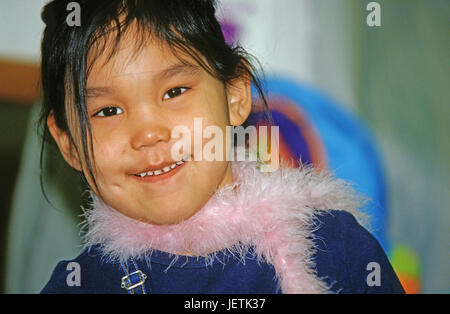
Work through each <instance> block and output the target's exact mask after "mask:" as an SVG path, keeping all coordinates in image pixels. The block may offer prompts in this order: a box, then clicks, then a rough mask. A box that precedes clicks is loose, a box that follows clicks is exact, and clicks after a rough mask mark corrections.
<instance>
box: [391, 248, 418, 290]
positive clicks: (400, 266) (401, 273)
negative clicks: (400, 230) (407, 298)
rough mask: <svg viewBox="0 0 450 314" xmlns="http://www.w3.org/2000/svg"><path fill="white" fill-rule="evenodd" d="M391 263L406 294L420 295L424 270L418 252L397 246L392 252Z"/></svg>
mask: <svg viewBox="0 0 450 314" xmlns="http://www.w3.org/2000/svg"><path fill="white" fill-rule="evenodd" d="M390 261H391V264H392V267H393V268H394V270H395V272H396V274H397V276H398V278H399V279H400V282H401V283H402V286H403V289H405V292H406V293H408V294H418V293H420V292H421V283H422V268H421V264H420V260H419V257H418V256H417V254H416V252H414V250H412V249H411V248H409V247H407V246H405V245H401V244H399V245H395V246H394V247H393V248H392V250H391V254H390Z"/></svg>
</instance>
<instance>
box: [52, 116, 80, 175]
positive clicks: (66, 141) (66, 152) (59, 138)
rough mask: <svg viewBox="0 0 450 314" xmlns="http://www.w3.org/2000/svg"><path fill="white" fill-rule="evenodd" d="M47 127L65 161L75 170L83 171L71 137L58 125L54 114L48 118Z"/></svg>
mask: <svg viewBox="0 0 450 314" xmlns="http://www.w3.org/2000/svg"><path fill="white" fill-rule="evenodd" d="M47 126H48V129H49V131H50V134H51V135H52V137H53V139H54V140H55V142H56V144H57V145H58V148H59V150H60V152H61V154H62V156H63V157H64V159H65V161H66V162H67V163H68V164H69V165H70V166H71V167H72V168H74V169H76V170H78V171H82V167H81V162H80V158H79V156H78V153H77V152H76V151H74V149H73V145H72V143H71V141H70V137H69V135H68V134H67V132H65V131H63V130H61V129H60V128H59V127H58V125H57V124H56V120H55V116H54V114H53V112H51V113H50V114H49V116H48V118H47Z"/></svg>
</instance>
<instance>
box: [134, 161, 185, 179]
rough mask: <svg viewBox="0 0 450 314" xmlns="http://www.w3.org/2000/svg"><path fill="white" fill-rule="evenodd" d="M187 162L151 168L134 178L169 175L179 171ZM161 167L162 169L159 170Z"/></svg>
mask: <svg viewBox="0 0 450 314" xmlns="http://www.w3.org/2000/svg"><path fill="white" fill-rule="evenodd" d="M186 162H187V160H186V159H183V160H180V161H177V162H174V163H172V164H166V165H162V166H156V167H153V168H151V169H150V168H149V169H147V170H146V171H144V172H141V173H137V174H135V175H134V176H136V177H138V178H146V177H157V176H160V175H163V174H166V173H169V172H171V171H173V170H175V169H177V168H178V167H180V166H182V165H183V164H185V163H186ZM158 167H160V168H158Z"/></svg>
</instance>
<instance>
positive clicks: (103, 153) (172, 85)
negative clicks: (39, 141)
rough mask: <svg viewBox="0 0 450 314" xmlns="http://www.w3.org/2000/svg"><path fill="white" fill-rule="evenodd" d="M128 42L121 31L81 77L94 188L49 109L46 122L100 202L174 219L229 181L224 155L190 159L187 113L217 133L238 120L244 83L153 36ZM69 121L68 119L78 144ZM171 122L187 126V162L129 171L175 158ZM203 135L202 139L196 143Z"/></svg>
mask: <svg viewBox="0 0 450 314" xmlns="http://www.w3.org/2000/svg"><path fill="white" fill-rule="evenodd" d="M134 47H135V37H134V36H130V35H127V36H125V37H124V38H123V39H122V42H121V44H120V46H119V50H118V52H117V53H116V54H115V55H114V57H113V58H112V59H111V60H109V61H108V62H106V59H104V58H106V57H103V58H102V57H100V58H99V59H98V60H96V61H95V63H94V66H93V68H92V71H91V72H90V75H89V78H88V82H87V88H88V96H87V110H88V113H89V115H90V122H91V127H92V135H93V137H92V139H93V147H94V150H93V155H94V158H95V168H94V169H95V170H94V171H95V179H96V181H97V185H98V187H99V191H96V190H95V188H94V185H93V184H92V180H91V179H90V178H89V175H88V173H87V171H86V169H87V168H86V163H85V161H84V160H83V159H82V158H80V157H79V155H78V154H73V151H74V150H73V149H71V147H70V142H69V140H68V136H67V134H65V133H64V132H62V131H61V130H60V129H58V128H57V126H56V124H55V122H54V119H53V116H52V115H50V117H49V119H48V126H49V129H50V132H51V133H52V135H53V137H54V138H55V140H56V142H57V144H58V146H59V148H60V150H61V152H62V154H63V156H64V157H65V159H66V161H68V162H69V164H70V165H71V166H72V167H74V168H76V169H78V170H81V171H84V173H85V176H86V178H87V179H88V181H89V183H90V186H91V188H92V189H93V190H94V191H95V192H96V193H97V194H98V192H100V194H101V196H102V197H103V200H104V201H105V202H106V203H107V204H108V205H110V206H111V207H113V208H115V209H116V210H118V211H120V212H122V213H123V214H125V215H127V216H129V217H131V218H134V219H138V220H141V221H144V222H148V223H152V224H159V225H161V224H175V223H179V222H181V221H182V220H186V219H188V218H189V217H191V216H192V215H194V214H195V213H196V212H197V211H198V210H200V209H201V208H202V207H203V206H204V205H205V204H206V202H207V201H208V200H209V199H210V197H211V196H212V195H213V194H214V192H215V190H216V189H218V188H221V187H223V186H224V185H226V184H229V183H232V172H231V164H230V162H228V161H226V158H225V155H224V157H223V159H222V160H223V161H206V160H204V158H202V160H201V161H194V160H193V159H194V156H193V154H194V149H195V147H194V119H195V118H201V119H202V125H203V128H205V127H207V126H218V127H219V128H221V129H222V132H223V134H224V135H225V134H226V126H227V125H234V126H237V125H241V124H242V123H243V122H244V121H245V120H246V118H247V117H248V115H249V113H250V109H251V92H250V82H249V80H247V79H244V78H241V79H237V80H235V81H234V82H232V83H233V86H232V87H225V86H224V84H223V83H222V82H220V81H219V80H217V79H216V78H214V77H213V76H211V75H210V74H208V73H207V72H206V71H205V70H204V69H203V68H202V67H200V66H199V65H198V64H197V63H196V62H195V61H194V60H193V59H192V58H190V57H187V56H186V57H185V61H187V62H183V63H182V62H181V61H180V60H179V59H178V58H177V57H176V56H175V55H173V54H172V53H171V52H170V49H169V47H168V46H167V44H165V43H160V42H159V41H158V42H156V41H151V42H150V44H149V45H148V46H146V47H145V49H143V50H142V51H141V52H140V53H139V54H135V52H134V51H133V49H134ZM106 55H107V54H106ZM69 120H70V119H69ZM76 124H77V123H76V121H73V119H72V121H69V125H70V128H71V132H72V134H75V142H76V145H77V146H78V147H81V141H79V140H77V136H76V134H77V130H76V128H75V127H74V126H75V125H76ZM177 126H186V127H187V128H188V129H189V130H190V134H191V154H190V155H187V156H186V157H191V158H192V161H187V162H185V163H184V164H182V165H181V166H177V167H176V168H175V169H174V170H172V171H170V172H167V173H165V174H164V175H159V176H150V177H144V178H141V177H139V176H137V175H138V174H141V173H145V172H148V171H155V170H156V169H161V170H162V169H163V168H165V167H166V166H170V165H171V164H173V163H175V162H178V161H179V160H174V159H173V158H172V154H171V152H172V146H173V145H174V144H175V143H176V142H177V141H179V138H174V137H172V134H171V133H172V129H173V128H175V127H177ZM207 142H208V140H205V139H204V140H203V144H202V145H203V146H204V145H205V144H206V143H207ZM223 142H224V144H223V145H224V146H223V147H224V149H223V152H225V151H226V149H225V145H226V141H225V139H224V141H223ZM79 151H80V150H79ZM166 170H167V169H166Z"/></svg>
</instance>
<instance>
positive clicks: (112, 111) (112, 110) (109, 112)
mask: <svg viewBox="0 0 450 314" xmlns="http://www.w3.org/2000/svg"><path fill="white" fill-rule="evenodd" d="M122 113H123V110H122V109H120V108H118V107H106V108H103V109H102V110H100V111H99V112H97V113H96V114H95V115H94V116H96V117H112V116H115V115H118V114H122Z"/></svg>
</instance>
